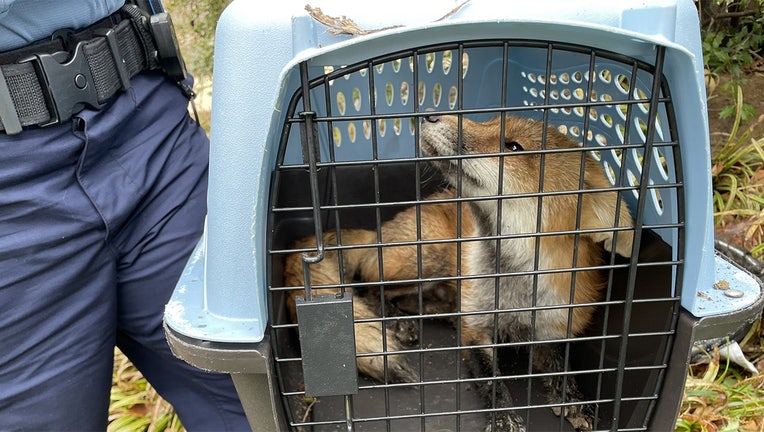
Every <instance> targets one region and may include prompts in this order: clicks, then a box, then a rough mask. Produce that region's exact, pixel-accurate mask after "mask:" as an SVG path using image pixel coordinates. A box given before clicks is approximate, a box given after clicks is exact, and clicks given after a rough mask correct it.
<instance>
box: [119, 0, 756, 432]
mask: <svg viewBox="0 0 764 432" xmlns="http://www.w3.org/2000/svg"><path fill="white" fill-rule="evenodd" d="M230 1H231V0H208V1H203V2H199V1H181V0H164V5H165V8H166V9H167V10H168V11H170V12H171V13H172V15H173V21H174V23H175V26H176V30H177V33H178V39H179V42H180V44H181V50H182V52H183V55H184V57H185V59H186V63H187V66H188V69H189V71H190V72H191V73H192V74H193V75H194V76H195V77H196V85H195V90H196V92H197V94H198V98H197V101H196V105H197V108H198V111H199V117H200V121H201V122H202V125H204V126H205V127H207V128H209V118H210V115H209V114H210V113H209V107H210V98H211V91H212V63H213V62H212V51H213V41H214V32H215V24H216V21H217V18H218V17H219V16H220V14H221V13H222V11H223V9H224V8H225V7H226V6H227V5H228V3H230ZM695 2H696V5H697V6H698V12H699V15H700V17H701V33H702V38H703V51H704V60H705V66H706V87H707V92H708V108H709V121H710V132H711V141H712V142H711V151H712V177H713V182H714V215H715V222H716V230H715V232H716V238H717V240H721V241H723V242H725V243H726V244H729V245H731V246H732V247H733V248H736V249H740V250H742V252H743V253H744V254H747V255H744V256H743V258H748V262H749V264H751V263H752V264H753V266H754V267H756V266H757V265H759V264H760V259H762V257H764V149H763V147H764V0H695ZM758 268H760V266H759V267H757V269H758ZM760 328H761V326H760V325H756V326H755V327H754V328H752V329H751V331H750V332H749V334H748V336H747V337H746V339H745V340H744V341H743V342H742V343H741V345H742V346H743V350H744V352H745V354H746V357H747V358H748V359H749V360H750V361H751V362H752V363H753V364H754V365H755V367H756V368H757V369H758V370H759V371H764V348H762V347H763V346H764V345H763V340H764V339H763V336H764V335H763V334H762V331H761V330H760ZM688 373H689V376H688V380H687V385H686V388H685V395H684V396H685V397H684V402H683V404H682V409H681V412H680V416H679V419H678V420H677V425H676V431H682V432H716V431H720V432H722V431H723V432H730V431H764V374H761V373H759V374H752V373H750V372H747V371H745V370H744V369H742V368H739V367H737V366H734V365H730V364H729V363H727V362H724V361H721V360H720V358H719V354H718V352H716V353H709V354H708V356H707V358H706V359H705V360H704V361H702V362H701V363H699V364H697V365H693V366H692V367H691V368H690V370H689V371H688ZM111 402H112V403H111V407H110V409H109V420H110V424H109V431H113V432H133V431H150V432H153V431H183V430H184V428H183V425H182V424H181V422H180V421H179V419H178V417H177V415H175V413H174V411H173V409H172V407H171V406H170V405H169V404H168V403H167V402H165V401H164V400H162V399H161V397H159V396H158V395H157V393H156V391H154V390H153V389H152V388H151V386H150V385H149V384H148V383H147V382H146V380H145V379H144V378H143V377H142V376H141V374H140V373H139V372H138V371H137V370H136V369H135V367H133V365H132V364H131V363H130V361H129V360H128V359H126V358H125V357H124V356H123V355H122V354H121V353H120V352H119V351H118V350H115V353H114V376H113V387H112V392H111Z"/></svg>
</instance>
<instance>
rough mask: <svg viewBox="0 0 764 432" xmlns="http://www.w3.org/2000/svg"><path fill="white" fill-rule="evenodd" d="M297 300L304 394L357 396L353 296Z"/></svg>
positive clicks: (347, 294)
mask: <svg viewBox="0 0 764 432" xmlns="http://www.w3.org/2000/svg"><path fill="white" fill-rule="evenodd" d="M296 300H297V321H298V322H299V333H300V349H301V351H302V371H303V378H304V380H305V394H306V395H307V396H338V395H350V394H356V393H358V372H357V370H356V361H355V334H354V331H353V330H354V329H353V296H352V294H351V293H350V292H346V293H345V294H344V295H343V296H342V297H336V296H334V295H333V294H321V295H317V296H314V297H313V298H312V299H311V300H305V299H302V298H300V297H298V298H297V299H296Z"/></svg>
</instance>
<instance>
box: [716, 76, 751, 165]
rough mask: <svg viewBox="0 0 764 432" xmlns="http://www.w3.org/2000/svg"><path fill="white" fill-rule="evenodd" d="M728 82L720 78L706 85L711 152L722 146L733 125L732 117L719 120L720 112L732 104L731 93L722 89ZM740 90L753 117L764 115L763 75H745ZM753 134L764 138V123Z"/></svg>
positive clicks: (724, 78)
mask: <svg viewBox="0 0 764 432" xmlns="http://www.w3.org/2000/svg"><path fill="white" fill-rule="evenodd" d="M728 81H729V78H728V77H724V76H722V77H719V78H718V79H716V80H715V81H714V82H712V83H709V84H708V85H707V92H708V122H709V130H710V132H711V149H712V151H713V150H715V149H717V148H718V147H719V146H720V145H723V144H724V142H725V140H726V138H727V137H728V136H729V132H730V131H731V130H732V126H733V123H734V118H732V117H731V118H726V119H723V120H722V119H720V118H719V113H721V112H722V109H724V107H726V106H730V105H733V104H734V99H733V98H732V93H731V92H729V91H725V89H723V88H722V87H723V85H724V84H725V83H727V82H728ZM742 89H743V102H745V103H747V104H749V105H751V106H753V108H754V110H755V113H756V114H755V116H754V117H758V116H760V115H764V73H761V72H756V73H752V74H748V75H746V76H745V83H744V84H743V85H742ZM754 120H755V119H754ZM747 126H748V124H746V125H745V127H747ZM754 133H755V135H754V136H757V137H762V136H764V123H762V124H759V125H758V126H757V127H756V128H755V129H754Z"/></svg>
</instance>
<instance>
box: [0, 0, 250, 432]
mask: <svg viewBox="0 0 764 432" xmlns="http://www.w3.org/2000/svg"><path fill="white" fill-rule="evenodd" d="M124 1H125V0H99V1H83V0H5V1H0V52H1V53H0V71H1V72H2V73H1V74H0V123H1V124H2V125H1V126H2V127H0V430H20V429H23V430H105V428H106V426H107V410H108V405H109V390H110V386H111V375H112V359H113V351H114V346H115V345H116V346H118V347H119V348H120V349H121V350H122V352H124V353H125V354H126V355H127V356H128V357H129V358H130V359H131V360H132V361H133V363H134V364H135V365H136V366H137V367H138V368H139V369H140V371H141V372H142V373H143V374H144V376H145V377H146V378H147V379H148V380H149V381H150V382H151V384H152V385H153V386H154V387H155V388H156V389H157V390H158V392H159V393H160V394H161V395H162V396H163V397H165V398H166V399H167V400H169V401H170V402H171V403H172V404H173V406H174V407H175V409H176V411H177V412H178V413H179V415H180V418H181V421H182V422H183V424H184V426H185V427H187V428H188V429H189V430H210V431H218V430H221V431H222V430H243V429H249V427H248V425H247V421H246V418H245V417H244V414H243V411H242V407H241V404H240V402H239V400H238V398H237V396H236V393H235V390H234V388H233V384H232V382H231V379H230V377H229V376H228V375H223V374H212V373H205V372H202V371H200V370H198V369H196V368H194V367H192V366H189V365H187V364H185V363H183V362H182V361H180V360H178V359H176V358H175V357H174V356H173V355H172V353H171V352H170V350H169V348H168V346H167V343H166V340H165V335H164V333H163V330H162V312H163V308H164V305H165V303H166V302H167V300H168V299H169V297H170V294H171V292H172V290H173V288H174V286H175V283H176V281H177V280H178V277H179V274H180V272H181V271H182V268H183V266H184V264H185V262H186V259H187V257H188V256H189V254H190V252H191V250H192V248H193V247H194V245H195V244H196V242H197V240H198V238H199V236H200V234H201V231H202V223H203V219H204V215H205V212H206V207H205V205H206V191H207V186H206V182H207V154H208V140H207V137H206V135H205V133H204V131H203V130H202V129H201V128H200V127H199V126H198V125H197V124H196V123H195V122H194V121H193V120H192V119H191V118H190V117H189V115H188V112H187V109H186V108H187V104H188V99H187V94H186V93H188V88H187V87H186V86H185V84H183V83H180V81H181V80H182V79H183V77H179V75H178V74H179V69H178V66H179V64H178V59H176V58H174V56H173V54H172V49H171V48H172V47H171V46H168V41H167V38H166V36H167V33H165V34H164V36H165V37H164V38H162V37H160V36H159V33H161V31H162V30H163V29H162V28H161V27H157V28H153V27H152V26H153V25H154V24H157V23H159V25H161V24H162V20H161V19H160V20H158V21H157V20H155V19H154V18H156V17H161V16H164V15H161V6H160V5H158V2H156V1H151V2H146V1H144V2H138V3H142V4H138V5H133V4H128V5H123V2H124ZM147 5H148V6H149V7H147ZM164 30H166V28H165V29H164ZM157 32H159V33H157ZM163 53H164V54H163ZM168 53H169V54H168Z"/></svg>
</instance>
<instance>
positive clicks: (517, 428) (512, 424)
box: [485, 412, 526, 432]
mask: <svg viewBox="0 0 764 432" xmlns="http://www.w3.org/2000/svg"><path fill="white" fill-rule="evenodd" d="M485 432H526V428H525V422H524V421H523V419H522V417H520V416H519V415H517V414H515V413H514V412H510V413H502V414H497V415H496V419H495V420H494V421H493V422H491V421H489V422H488V424H487V425H486V427H485Z"/></svg>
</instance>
